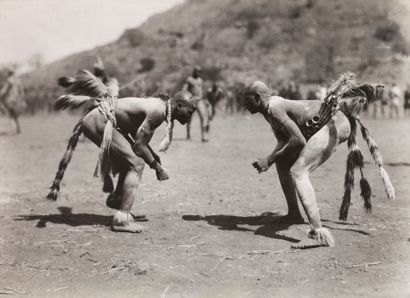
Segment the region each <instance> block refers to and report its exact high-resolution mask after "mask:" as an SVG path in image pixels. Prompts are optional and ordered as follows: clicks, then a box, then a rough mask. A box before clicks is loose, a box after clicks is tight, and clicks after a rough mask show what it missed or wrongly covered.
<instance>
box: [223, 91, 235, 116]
mask: <svg viewBox="0 0 410 298" xmlns="http://www.w3.org/2000/svg"><path fill="white" fill-rule="evenodd" d="M235 106H236V103H235V95H234V93H233V92H232V90H228V91H227V92H226V102H225V113H227V114H232V113H233V112H235Z"/></svg>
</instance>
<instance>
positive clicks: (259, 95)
mask: <svg viewBox="0 0 410 298" xmlns="http://www.w3.org/2000/svg"><path fill="white" fill-rule="evenodd" d="M261 101H262V96H261V94H260V93H258V92H256V93H255V102H256V103H257V104H260V103H261Z"/></svg>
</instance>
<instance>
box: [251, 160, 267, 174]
mask: <svg viewBox="0 0 410 298" xmlns="http://www.w3.org/2000/svg"><path fill="white" fill-rule="evenodd" d="M252 166H253V167H254V168H255V169H256V170H257V171H258V173H262V172H266V171H267V170H268V169H269V161H268V159H267V158H258V160H257V161H255V162H254V163H253V164H252Z"/></svg>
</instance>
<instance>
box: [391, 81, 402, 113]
mask: <svg viewBox="0 0 410 298" xmlns="http://www.w3.org/2000/svg"><path fill="white" fill-rule="evenodd" d="M400 97H401V89H400V87H399V86H397V85H396V83H393V85H392V87H391V89H390V92H389V100H390V118H398V117H399V108H400ZM393 114H395V115H393Z"/></svg>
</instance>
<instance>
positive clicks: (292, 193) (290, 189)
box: [276, 161, 305, 224]
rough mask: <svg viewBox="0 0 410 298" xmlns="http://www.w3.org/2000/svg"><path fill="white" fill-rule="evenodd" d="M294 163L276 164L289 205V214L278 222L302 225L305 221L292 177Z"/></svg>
mask: <svg viewBox="0 0 410 298" xmlns="http://www.w3.org/2000/svg"><path fill="white" fill-rule="evenodd" d="M292 163H293V161H285V162H279V163H277V164H276V169H277V171H278V175H279V181H280V184H281V186H282V190H283V193H284V194H285V198H286V203H287V205H288V214H287V215H286V216H284V217H281V218H279V219H278V220H276V222H280V223H291V224H301V223H304V222H305V221H304V220H303V217H302V215H301V214H300V210H299V206H298V197H297V194H296V189H295V183H294V181H293V178H292V176H291V175H290V167H291V165H292Z"/></svg>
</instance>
